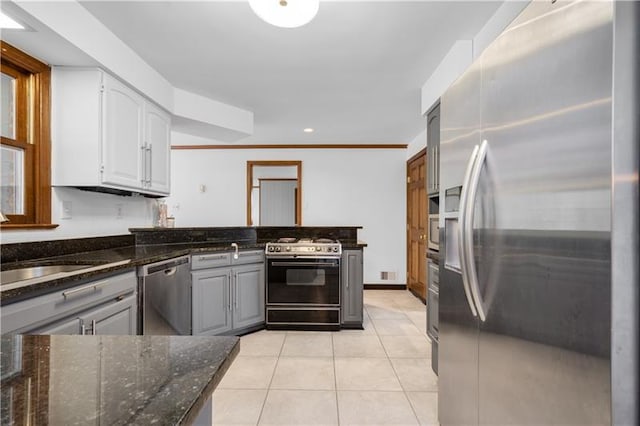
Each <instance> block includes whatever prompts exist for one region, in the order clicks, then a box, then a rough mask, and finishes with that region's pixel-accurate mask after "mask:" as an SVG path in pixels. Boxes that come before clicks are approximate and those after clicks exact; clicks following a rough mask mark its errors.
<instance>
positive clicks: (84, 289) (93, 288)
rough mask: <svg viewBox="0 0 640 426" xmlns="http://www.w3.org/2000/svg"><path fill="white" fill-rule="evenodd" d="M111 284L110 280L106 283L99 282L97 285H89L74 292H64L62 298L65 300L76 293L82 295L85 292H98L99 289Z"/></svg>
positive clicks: (75, 289)
mask: <svg viewBox="0 0 640 426" xmlns="http://www.w3.org/2000/svg"><path fill="white" fill-rule="evenodd" d="M108 282H109V280H104V281H99V282H97V283H93V284H89V285H85V286H84V287H80V288H74V289H73V290H67V291H63V292H62V297H64V298H65V299H66V298H67V297H69V296H71V295H73V294H76V293H81V292H83V291H86V290H94V291H95V290H97V289H98V287H101V286H103V285H105V284H107V283H108Z"/></svg>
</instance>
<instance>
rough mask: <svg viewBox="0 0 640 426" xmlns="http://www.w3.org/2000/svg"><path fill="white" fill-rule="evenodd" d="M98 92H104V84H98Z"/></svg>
mask: <svg viewBox="0 0 640 426" xmlns="http://www.w3.org/2000/svg"><path fill="white" fill-rule="evenodd" d="M100 92H101V93H104V84H101V85H100Z"/></svg>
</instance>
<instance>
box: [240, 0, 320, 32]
mask: <svg viewBox="0 0 640 426" xmlns="http://www.w3.org/2000/svg"><path fill="white" fill-rule="evenodd" d="M249 5H250V6H251V9H253V11H254V12H255V13H256V15H258V16H259V17H260V18H262V19H263V20H264V21H266V22H268V23H270V24H271V25H275V26H276V27H282V28H296V27H301V26H303V25H305V24H306V23H308V22H309V21H311V20H312V19H313V18H314V17H315V16H316V14H317V13H318V8H319V7H320V0H249Z"/></svg>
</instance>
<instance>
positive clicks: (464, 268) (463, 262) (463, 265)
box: [458, 145, 479, 317]
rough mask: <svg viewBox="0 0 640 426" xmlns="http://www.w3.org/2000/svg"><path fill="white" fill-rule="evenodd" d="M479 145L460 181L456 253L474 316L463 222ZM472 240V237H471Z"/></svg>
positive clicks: (474, 309) (466, 294) (468, 301)
mask: <svg viewBox="0 0 640 426" xmlns="http://www.w3.org/2000/svg"><path fill="white" fill-rule="evenodd" d="M478 150H479V147H478V145H476V146H475V147H474V148H473V151H472V152H471V156H470V157H469V162H468V163H467V170H466V171H465V173H464V180H463V181H462V191H461V192H460V204H459V205H460V211H459V213H458V223H459V224H460V232H459V233H458V252H459V253H458V254H459V256H460V272H461V273H462V287H463V288H464V294H465V296H466V297H467V303H468V304H469V309H471V313H472V314H473V316H474V317H476V316H478V313H477V311H476V307H475V305H474V303H473V296H472V294H471V288H470V286H469V266H468V264H467V259H466V257H465V255H466V253H467V250H465V248H464V244H465V241H466V238H465V235H466V230H465V223H466V216H467V204H468V202H467V197H468V192H469V191H468V188H469V183H470V180H471V172H472V171H473V167H474V165H475V164H476V158H477V157H478ZM472 242H473V239H472Z"/></svg>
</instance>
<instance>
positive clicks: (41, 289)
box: [0, 243, 264, 305]
mask: <svg viewBox="0 0 640 426" xmlns="http://www.w3.org/2000/svg"><path fill="white" fill-rule="evenodd" d="M239 249H240V250H241V251H245V250H264V244H257V243H246V244H241V245H239ZM229 250H233V249H232V248H231V246H230V245H229V244H220V243H211V244H207V243H187V244H164V245H163V244H157V245H145V246H134V245H132V246H126V247H117V248H111V249H104V250H94V251H87V252H81V253H73V254H67V255H64V256H53V257H47V258H41V259H35V260H30V261H24V262H15V263H13V264H10V265H7V264H3V269H16V268H24V267H29V266H42V265H54V264H70V265H84V264H86V265H94V266H102V267H101V268H100V269H96V268H91V269H89V270H87V271H86V272H83V270H79V271H76V272H75V273H74V274H73V275H68V276H63V277H51V279H43V280H42V281H40V282H37V283H33V284H27V285H24V286H16V287H15V288H12V287H9V286H10V285H11V284H9V285H6V286H5V288H2V292H1V293H0V305H6V304H8V303H14V302H18V301H20V300H25V299H28V298H30V297H34V296H38V295H42V294H46V293H50V292H53V291H57V290H63V289H65V288H68V287H73V286H75V285H78V284H79V283H80V282H81V281H83V280H87V279H91V278H94V277H97V276H101V275H105V274H114V273H118V272H124V271H126V270H128V269H132V268H135V267H137V266H141V265H146V264H149V263H154V262H159V261H162V260H167V259H171V258H174V257H179V256H184V255H189V254H193V253H211V252H216V251H229ZM18 284H19V283H18Z"/></svg>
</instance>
